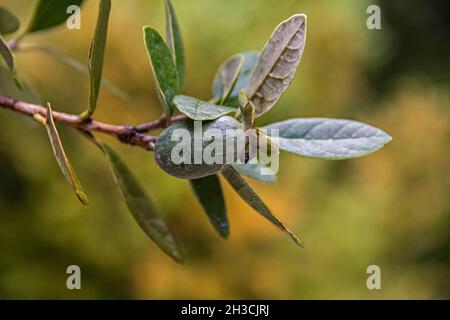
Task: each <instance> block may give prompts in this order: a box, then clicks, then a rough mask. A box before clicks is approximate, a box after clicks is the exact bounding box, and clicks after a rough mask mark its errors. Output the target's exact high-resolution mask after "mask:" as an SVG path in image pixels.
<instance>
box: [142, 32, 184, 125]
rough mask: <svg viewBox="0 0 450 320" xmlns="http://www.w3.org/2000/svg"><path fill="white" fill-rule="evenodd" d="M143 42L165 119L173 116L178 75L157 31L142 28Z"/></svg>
mask: <svg viewBox="0 0 450 320" xmlns="http://www.w3.org/2000/svg"><path fill="white" fill-rule="evenodd" d="M144 42H145V46H146V48H147V53H148V56H149V58H150V62H151V63H150V64H151V67H152V72H153V79H154V81H155V85H156V90H157V92H158V97H159V99H160V101H161V105H162V106H163V108H164V112H165V114H166V116H167V117H170V116H171V115H172V114H173V111H174V106H173V103H172V99H173V98H174V97H175V95H176V94H177V93H178V74H177V69H176V67H175V63H174V61H173V59H172V56H171V53H170V50H169V48H168V47H167V45H166V44H165V42H164V40H163V39H162V37H161V36H160V35H159V33H158V31H156V30H155V29H153V28H152V27H144Z"/></svg>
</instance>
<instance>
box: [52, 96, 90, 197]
mask: <svg viewBox="0 0 450 320" xmlns="http://www.w3.org/2000/svg"><path fill="white" fill-rule="evenodd" d="M45 127H46V128H47V133H48V137H49V138H50V143H51V145H52V149H53V153H54V154H55V157H56V161H57V162H58V165H59V168H60V169H61V171H62V173H63V174H64V177H65V178H66V180H67V182H68V183H69V184H70V185H71V186H72V188H73V190H74V191H75V194H76V195H77V197H78V199H79V200H80V201H81V203H82V204H84V205H87V204H88V198H87V196H86V193H85V192H84V190H83V187H82V186H81V183H80V182H79V181H78V178H77V176H76V174H75V171H74V170H73V167H72V165H71V164H70V161H69V159H68V158H67V156H66V152H65V151H64V147H63V145H62V143H61V139H60V137H59V134H58V130H57V129H56V126H55V122H54V120H53V114H52V108H51V106H50V104H48V107H47V116H46V118H45Z"/></svg>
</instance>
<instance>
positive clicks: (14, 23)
mask: <svg viewBox="0 0 450 320" xmlns="http://www.w3.org/2000/svg"><path fill="white" fill-rule="evenodd" d="M19 27H20V21H19V19H18V18H17V17H16V15H15V14H14V13H12V12H11V11H9V10H8V9H7V8H5V7H3V6H0V34H4V35H5V34H10V33H13V32H16V31H17V30H18V29H19Z"/></svg>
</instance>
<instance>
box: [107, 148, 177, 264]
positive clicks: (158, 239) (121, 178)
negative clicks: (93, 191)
mask: <svg viewBox="0 0 450 320" xmlns="http://www.w3.org/2000/svg"><path fill="white" fill-rule="evenodd" d="M102 148H103V151H104V153H105V155H106V157H107V158H108V160H109V164H110V167H111V170H112V173H113V176H114V180H115V182H116V184H117V186H118V187H119V190H120V193H121V195H122V197H123V199H124V201H125V203H126V205H127V207H128V210H129V211H130V213H131V214H132V215H133V217H134V219H135V220H136V222H137V223H138V225H139V226H140V227H141V228H142V230H143V231H144V232H145V233H146V234H147V235H148V236H149V237H150V239H152V240H153V241H154V242H155V243H156V245H157V246H158V247H159V248H160V249H161V250H162V251H163V252H164V253H166V254H167V255H168V256H170V257H171V258H173V259H174V260H175V261H177V262H182V261H183V256H182V254H181V251H180V250H179V248H178V245H177V243H176V241H175V239H174V237H173V236H172V234H171V232H170V230H169V228H168V227H167V225H166V223H165V222H164V220H163V219H162V218H161V217H160V216H159V215H158V214H157V213H156V211H155V209H154V206H153V203H152V202H151V201H150V198H149V197H148V196H147V194H146V193H145V191H144V190H143V188H142V187H141V185H140V184H139V182H138V181H137V179H136V178H135V176H134V175H133V174H132V173H131V171H130V170H129V169H128V167H127V166H126V164H125V163H124V162H123V161H122V159H121V158H120V157H119V155H118V154H117V153H116V152H115V151H114V150H113V149H111V148H110V147H109V146H107V145H105V144H103V145H102Z"/></svg>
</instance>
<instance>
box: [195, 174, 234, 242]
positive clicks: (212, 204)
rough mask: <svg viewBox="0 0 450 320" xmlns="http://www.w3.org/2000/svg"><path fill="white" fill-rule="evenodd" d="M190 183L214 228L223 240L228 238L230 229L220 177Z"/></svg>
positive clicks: (209, 177) (205, 178)
mask: <svg viewBox="0 0 450 320" xmlns="http://www.w3.org/2000/svg"><path fill="white" fill-rule="evenodd" d="M190 182H191V186H192V188H193V189H194V192H195V194H196V195H197V198H198V200H199V201H200V203H201V205H202V207H203V209H204V210H205V212H206V214H207V215H208V218H209V220H210V221H211V223H212V225H213V226H214V228H215V229H216V230H217V232H219V234H220V236H221V237H222V238H224V239H226V238H228V236H229V235H230V227H229V225H228V218H227V211H226V208H225V200H224V199H223V192H222V187H221V185H220V181H219V177H218V176H217V175H211V176H208V177H204V178H201V179H195V180H190Z"/></svg>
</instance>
